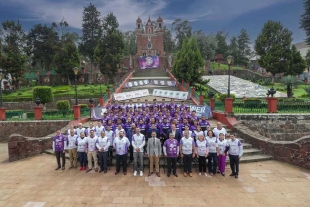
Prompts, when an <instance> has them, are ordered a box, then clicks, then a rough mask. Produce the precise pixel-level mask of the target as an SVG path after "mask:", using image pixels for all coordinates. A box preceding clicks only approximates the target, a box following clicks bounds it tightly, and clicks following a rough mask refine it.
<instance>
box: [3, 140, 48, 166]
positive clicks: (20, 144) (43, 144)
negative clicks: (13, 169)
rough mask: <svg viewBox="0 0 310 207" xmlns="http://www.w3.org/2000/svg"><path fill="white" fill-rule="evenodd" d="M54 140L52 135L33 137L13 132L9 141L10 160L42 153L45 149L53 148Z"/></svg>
mask: <svg viewBox="0 0 310 207" xmlns="http://www.w3.org/2000/svg"><path fill="white" fill-rule="evenodd" d="M52 142H53V141H52V138H51V137H42V138H33V137H25V136H22V135H20V134H12V135H11V136H10V137H9V141H8V152H9V161H10V162H13V161H16V160H20V159H24V158H27V157H32V156H35V155H38V154H42V153H43V152H44V151H45V150H47V149H51V148H52Z"/></svg>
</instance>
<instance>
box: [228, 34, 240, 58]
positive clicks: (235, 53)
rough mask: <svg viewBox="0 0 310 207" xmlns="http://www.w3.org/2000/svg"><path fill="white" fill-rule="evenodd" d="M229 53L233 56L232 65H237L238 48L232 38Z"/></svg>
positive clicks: (235, 39)
mask: <svg viewBox="0 0 310 207" xmlns="http://www.w3.org/2000/svg"><path fill="white" fill-rule="evenodd" d="M229 53H230V54H231V55H233V56H234V63H235V64H238V62H239V58H240V56H239V54H240V51H239V47H238V40H237V38H236V37H232V38H231V39H230V44H229Z"/></svg>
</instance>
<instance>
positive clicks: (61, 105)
mask: <svg viewBox="0 0 310 207" xmlns="http://www.w3.org/2000/svg"><path fill="white" fill-rule="evenodd" d="M56 107H57V109H58V110H69V109H70V102H69V101H68V100H60V101H57V102H56Z"/></svg>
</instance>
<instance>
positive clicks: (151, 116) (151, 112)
mask: <svg viewBox="0 0 310 207" xmlns="http://www.w3.org/2000/svg"><path fill="white" fill-rule="evenodd" d="M148 117H149V119H154V120H155V118H156V116H155V115H154V113H153V111H150V113H149V115H148ZM155 121H156V120H155Z"/></svg>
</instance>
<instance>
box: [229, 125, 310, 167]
mask: <svg viewBox="0 0 310 207" xmlns="http://www.w3.org/2000/svg"><path fill="white" fill-rule="evenodd" d="M233 131H234V132H236V133H237V134H238V136H240V137H242V138H243V139H245V140H246V142H248V143H250V144H252V145H253V146H254V147H256V148H259V149H261V150H262V151H263V153H264V154H268V155H271V156H273V158H274V159H275V160H278V161H282V162H286V163H290V164H293V165H297V166H299V167H303V168H307V169H310V136H305V137H302V138H300V139H297V140H294V141H275V140H272V139H271V138H267V137H264V136H262V135H261V134H259V132H258V131H252V130H251V129H250V128H249V127H247V125H245V124H237V125H236V126H235V127H234V129H233Z"/></svg>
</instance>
